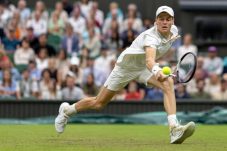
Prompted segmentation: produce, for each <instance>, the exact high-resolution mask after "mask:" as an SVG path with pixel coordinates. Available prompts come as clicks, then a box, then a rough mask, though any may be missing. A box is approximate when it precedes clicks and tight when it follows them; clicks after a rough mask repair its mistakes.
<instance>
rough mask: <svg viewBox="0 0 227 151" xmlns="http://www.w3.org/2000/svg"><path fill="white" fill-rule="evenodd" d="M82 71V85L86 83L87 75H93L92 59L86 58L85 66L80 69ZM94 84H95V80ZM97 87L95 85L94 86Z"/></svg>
mask: <svg viewBox="0 0 227 151" xmlns="http://www.w3.org/2000/svg"><path fill="white" fill-rule="evenodd" d="M82 71H83V84H85V83H86V80H87V76H88V75H89V74H93V75H94V73H95V72H94V58H89V57H88V58H87V61H86V66H84V67H83V68H82ZM95 84H96V78H95ZM96 85H97V84H96Z"/></svg>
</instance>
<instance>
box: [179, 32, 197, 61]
mask: <svg viewBox="0 0 227 151" xmlns="http://www.w3.org/2000/svg"><path fill="white" fill-rule="evenodd" d="M187 52H192V53H194V54H195V55H197V53H198V48H197V46H196V45H194V44H193V43H192V35H191V34H189V33H187V34H185V35H184V39H183V45H182V46H180V47H179V48H178V50H177V60H180V58H181V57H182V56H183V55H184V54H185V53H187Z"/></svg>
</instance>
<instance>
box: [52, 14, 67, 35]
mask: <svg viewBox="0 0 227 151" xmlns="http://www.w3.org/2000/svg"><path fill="white" fill-rule="evenodd" d="M64 28H65V23H64V20H62V19H61V18H60V14H59V13H58V12H57V11H54V12H53V13H52V14H51V18H50V20H49V23H48V31H49V33H50V34H53V35H57V36H59V37H60V36H61V35H62V34H63V32H64Z"/></svg>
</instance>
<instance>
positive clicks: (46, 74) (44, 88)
mask: <svg viewBox="0 0 227 151" xmlns="http://www.w3.org/2000/svg"><path fill="white" fill-rule="evenodd" d="M50 74H51V73H50V70H49V69H44V70H43V71H42V78H41V81H40V83H39V89H40V90H39V92H40V99H46V98H47V97H50V95H49V94H46V93H49V86H50V84H51V83H52V82H53V80H52V79H51V77H50Z"/></svg>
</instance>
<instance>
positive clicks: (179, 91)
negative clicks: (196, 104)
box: [175, 84, 190, 99]
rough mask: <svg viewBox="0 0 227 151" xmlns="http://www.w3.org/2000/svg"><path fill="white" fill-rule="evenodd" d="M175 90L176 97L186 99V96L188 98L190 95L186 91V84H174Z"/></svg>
mask: <svg viewBox="0 0 227 151" xmlns="http://www.w3.org/2000/svg"><path fill="white" fill-rule="evenodd" d="M175 91H176V92H175V94H176V98H177V99H188V98H190V95H189V94H188V92H187V91H186V86H185V85H183V84H178V85H177V86H176V90H175Z"/></svg>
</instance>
